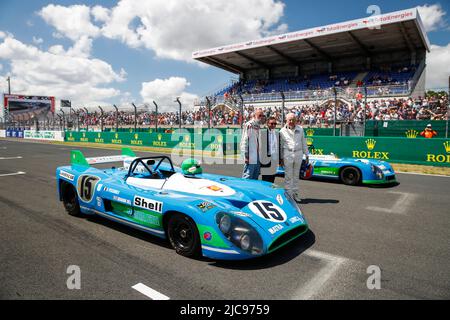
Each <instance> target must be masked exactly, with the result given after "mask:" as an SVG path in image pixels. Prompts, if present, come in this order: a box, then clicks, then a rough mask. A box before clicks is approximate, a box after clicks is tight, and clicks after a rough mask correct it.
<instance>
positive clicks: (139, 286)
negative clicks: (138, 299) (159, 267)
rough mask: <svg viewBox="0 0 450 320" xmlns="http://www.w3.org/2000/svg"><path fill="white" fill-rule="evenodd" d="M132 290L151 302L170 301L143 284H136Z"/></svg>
mask: <svg viewBox="0 0 450 320" xmlns="http://www.w3.org/2000/svg"><path fill="white" fill-rule="evenodd" d="M132 288H133V289H134V290H137V291H139V292H140V293H142V294H143V295H145V296H147V297H149V298H150V299H152V300H170V298H169V297H168V296H165V295H163V294H162V293H159V292H158V291H156V290H153V289H152V288H149V287H147V286H146V285H145V284H142V283H138V284H136V285H134V286H132Z"/></svg>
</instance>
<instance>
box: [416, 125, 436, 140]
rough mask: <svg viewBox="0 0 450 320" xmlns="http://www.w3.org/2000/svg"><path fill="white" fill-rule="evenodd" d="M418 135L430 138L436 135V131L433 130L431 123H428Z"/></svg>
mask: <svg viewBox="0 0 450 320" xmlns="http://www.w3.org/2000/svg"><path fill="white" fill-rule="evenodd" d="M420 135H421V136H422V137H424V138H427V139H431V138H433V137H436V136H437V132H436V131H434V130H433V128H432V127H431V123H429V124H427V127H426V128H425V130H423V131H422V132H421V133H420Z"/></svg>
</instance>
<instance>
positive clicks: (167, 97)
mask: <svg viewBox="0 0 450 320" xmlns="http://www.w3.org/2000/svg"><path fill="white" fill-rule="evenodd" d="M300 2H303V3H305V2H304V1H296V0H285V1H280V0H245V1H243V0H120V1H110V0H104V1H100V0H98V1H95V0H80V1H68V0H67V1H66V0H63V1H56V0H54V1H42V0H33V1H26V0H1V1H0V92H2V93H5V92H7V82H6V77H8V76H11V86H12V91H13V93H21V94H32V95H51V96H55V97H56V98H57V99H58V100H59V99H69V100H72V101H73V105H75V106H96V105H108V104H112V103H115V104H119V105H125V104H126V103H127V102H131V101H134V102H135V103H137V104H141V103H143V102H150V103H151V101H153V100H156V101H158V102H159V104H160V105H161V106H164V107H165V108H172V106H173V108H174V110H175V104H174V102H173V101H174V98H175V97H177V96H178V97H180V98H181V100H182V101H183V102H184V103H186V104H191V103H192V101H193V100H194V99H196V98H198V97H201V96H204V95H206V94H210V93H212V92H214V91H216V90H217V89H220V88H221V87H223V86H224V85H225V84H226V83H227V82H229V81H230V79H231V78H232V77H234V75H233V74H230V73H228V72H225V71H221V70H218V69H217V68H213V67H207V66H205V65H201V64H199V63H196V62H194V61H193V60H192V59H191V54H192V52H193V51H196V50H200V49H206V48H211V47H217V46H221V45H225V44H231V43H235V42H241V41H247V40H255V39H258V38H261V37H265V36H269V35H273V34H280V33H285V32H291V31H296V30H301V29H306V28H311V27H316V26H321V25H326V24H331V23H336V22H342V21H346V20H351V19H357V18H362V17H365V16H368V15H369V14H368V13H367V7H368V6H370V5H372V4H376V5H378V6H379V7H380V9H381V13H387V12H391V11H396V10H402V9H407V8H412V7H419V12H420V13H421V17H422V20H423V21H424V25H425V27H426V29H427V32H428V37H429V40H430V42H431V44H432V47H431V53H429V54H428V61H427V62H428V71H427V75H428V76H427V86H428V87H429V88H437V87H442V88H444V87H446V86H447V85H448V75H449V74H450V18H449V15H450V2H449V1H448V0H441V2H426V1H406V0H403V1H389V0H383V1H379V0H367V1H366V0H354V1H353V0H352V1H350V0H340V1H335V0H322V1H316V2H314V1H308V2H307V5H302V4H301V3H300Z"/></svg>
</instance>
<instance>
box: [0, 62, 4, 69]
mask: <svg viewBox="0 0 450 320" xmlns="http://www.w3.org/2000/svg"><path fill="white" fill-rule="evenodd" d="M2 70H3V65H2V64H1V63H0V71H2Z"/></svg>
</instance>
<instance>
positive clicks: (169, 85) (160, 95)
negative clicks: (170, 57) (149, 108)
mask: <svg viewBox="0 0 450 320" xmlns="http://www.w3.org/2000/svg"><path fill="white" fill-rule="evenodd" d="M189 85H190V83H189V82H188V81H187V80H186V79H185V78H181V77H170V78H169V79H155V80H153V81H150V82H143V83H142V89H141V92H140V94H141V97H142V99H143V101H144V102H145V103H150V104H152V103H153V101H155V102H156V103H158V106H160V109H161V111H175V110H178V109H176V108H177V106H178V103H177V102H175V99H176V98H177V97H179V98H180V101H181V103H182V104H183V105H184V106H185V107H188V108H190V107H192V106H193V105H194V100H195V99H198V96H197V95H195V94H192V93H189V92H186V91H185V90H186V88H187V87H188V86H189Z"/></svg>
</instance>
